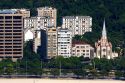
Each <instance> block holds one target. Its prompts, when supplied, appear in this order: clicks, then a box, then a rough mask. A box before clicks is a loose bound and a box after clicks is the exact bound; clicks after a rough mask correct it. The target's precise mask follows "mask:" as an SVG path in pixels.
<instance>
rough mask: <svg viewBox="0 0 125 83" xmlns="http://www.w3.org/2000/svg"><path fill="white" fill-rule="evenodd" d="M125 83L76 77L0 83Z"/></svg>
mask: <svg viewBox="0 0 125 83" xmlns="http://www.w3.org/2000/svg"><path fill="white" fill-rule="evenodd" d="M17 82H18V83H100V82H101V83H106V82H107V83H125V82H124V81H120V80H76V79H26V78H25V79H0V83H17Z"/></svg>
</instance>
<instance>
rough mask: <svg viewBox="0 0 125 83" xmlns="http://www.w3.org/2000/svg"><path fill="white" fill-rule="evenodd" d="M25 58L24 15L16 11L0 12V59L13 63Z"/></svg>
mask: <svg viewBox="0 0 125 83" xmlns="http://www.w3.org/2000/svg"><path fill="white" fill-rule="evenodd" d="M22 57H23V14H22V13H20V12H19V11H16V10H11V9H5V10H0V59H1V60H2V59H4V58H11V59H12V60H13V61H16V60H17V59H21V58H22Z"/></svg>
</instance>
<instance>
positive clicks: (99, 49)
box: [95, 20, 118, 59]
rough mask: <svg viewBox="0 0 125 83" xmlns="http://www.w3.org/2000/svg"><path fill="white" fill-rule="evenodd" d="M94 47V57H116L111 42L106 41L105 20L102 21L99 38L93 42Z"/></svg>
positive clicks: (116, 54)
mask: <svg viewBox="0 0 125 83" xmlns="http://www.w3.org/2000/svg"><path fill="white" fill-rule="evenodd" d="M95 48H96V53H95V57H97V58H107V59H113V58H115V57H118V53H115V52H112V44H111V42H109V41H108V38H107V33H106V26H105V20H104V23H103V30H102V37H101V39H100V40H98V42H96V43H95Z"/></svg>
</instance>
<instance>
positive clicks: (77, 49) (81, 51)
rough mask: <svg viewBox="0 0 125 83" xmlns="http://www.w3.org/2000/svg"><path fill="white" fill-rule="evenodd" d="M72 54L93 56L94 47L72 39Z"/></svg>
mask: <svg viewBox="0 0 125 83" xmlns="http://www.w3.org/2000/svg"><path fill="white" fill-rule="evenodd" d="M72 56H77V57H80V56H83V57H85V58H93V57H94V48H93V47H92V46H91V45H90V44H87V43H85V42H83V41H73V42H72Z"/></svg>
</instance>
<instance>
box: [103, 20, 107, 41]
mask: <svg viewBox="0 0 125 83" xmlns="http://www.w3.org/2000/svg"><path fill="white" fill-rule="evenodd" d="M102 38H104V39H107V33H106V26H105V20H104V22H103V30H102Z"/></svg>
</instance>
